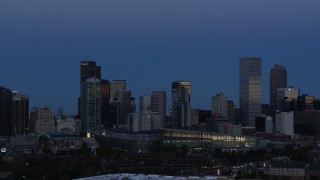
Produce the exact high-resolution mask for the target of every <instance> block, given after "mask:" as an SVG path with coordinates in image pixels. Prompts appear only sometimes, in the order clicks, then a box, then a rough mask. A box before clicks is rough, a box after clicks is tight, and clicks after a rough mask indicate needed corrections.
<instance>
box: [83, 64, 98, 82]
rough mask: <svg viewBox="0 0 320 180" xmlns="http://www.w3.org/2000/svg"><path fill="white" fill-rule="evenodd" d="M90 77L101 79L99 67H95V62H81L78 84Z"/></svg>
mask: <svg viewBox="0 0 320 180" xmlns="http://www.w3.org/2000/svg"><path fill="white" fill-rule="evenodd" d="M92 77H95V78H98V79H101V67H100V66H97V64H96V62H95V61H82V62H81V63H80V82H84V81H86V80H87V79H88V78H92Z"/></svg>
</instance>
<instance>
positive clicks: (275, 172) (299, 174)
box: [270, 161, 306, 179]
mask: <svg viewBox="0 0 320 180" xmlns="http://www.w3.org/2000/svg"><path fill="white" fill-rule="evenodd" d="M270 176H279V177H290V179H304V178H305V176H306V163H305V162H299V161H274V162H272V165H271V168H270Z"/></svg>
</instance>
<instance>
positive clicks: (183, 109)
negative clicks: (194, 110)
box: [172, 81, 191, 128]
mask: <svg viewBox="0 0 320 180" xmlns="http://www.w3.org/2000/svg"><path fill="white" fill-rule="evenodd" d="M190 85H191V84H190V82H187V81H175V82H173V83H172V123H173V124H172V127H173V128H183V127H190V126H191V102H190Z"/></svg>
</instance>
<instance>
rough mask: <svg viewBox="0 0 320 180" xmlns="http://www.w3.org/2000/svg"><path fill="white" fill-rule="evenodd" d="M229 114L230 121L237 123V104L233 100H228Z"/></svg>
mask: <svg viewBox="0 0 320 180" xmlns="http://www.w3.org/2000/svg"><path fill="white" fill-rule="evenodd" d="M227 114H228V118H229V122H230V123H235V120H236V106H235V104H234V102H233V101H231V100H228V101H227Z"/></svg>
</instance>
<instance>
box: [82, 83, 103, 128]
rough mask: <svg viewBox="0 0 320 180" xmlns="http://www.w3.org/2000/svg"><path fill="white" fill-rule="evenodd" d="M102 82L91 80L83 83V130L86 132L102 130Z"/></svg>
mask: <svg viewBox="0 0 320 180" xmlns="http://www.w3.org/2000/svg"><path fill="white" fill-rule="evenodd" d="M101 104H102V95H101V80H100V79H97V78H89V79H87V80H86V81H84V82H82V83H81V122H82V123H81V125H82V127H81V129H82V131H84V132H87V131H94V130H100V128H101V114H102V113H101V107H102V106H101Z"/></svg>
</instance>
